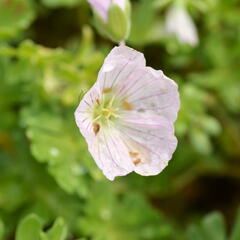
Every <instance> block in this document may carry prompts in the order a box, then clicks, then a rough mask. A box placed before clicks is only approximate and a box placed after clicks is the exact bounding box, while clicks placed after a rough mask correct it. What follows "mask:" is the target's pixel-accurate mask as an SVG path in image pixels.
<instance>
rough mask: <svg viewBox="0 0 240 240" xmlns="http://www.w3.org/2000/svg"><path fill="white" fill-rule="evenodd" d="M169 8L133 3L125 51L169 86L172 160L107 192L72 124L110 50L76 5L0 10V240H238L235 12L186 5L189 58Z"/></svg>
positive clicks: (220, 2)
mask: <svg viewBox="0 0 240 240" xmlns="http://www.w3.org/2000/svg"><path fill="white" fill-rule="evenodd" d="M173 2H174V1H172V0H139V1H137V0H136V1H131V3H132V31H131V35H130V38H129V40H128V41H127V44H128V45H129V46H131V47H133V48H135V49H137V50H139V51H142V52H143V53H144V54H145V57H146V60H147V64H148V65H150V66H152V67H154V68H157V69H161V70H163V71H164V72H165V74H166V75H168V76H170V77H171V78H173V79H174V80H175V81H176V82H177V83H178V84H179V88H180V94H181V111H180V113H179V118H178V120H177V122H176V124H175V126H176V134H177V137H178V140H179V144H178V148H177V151H176V153H175V154H174V157H173V159H172V160H171V161H170V164H169V166H168V167H167V168H166V169H165V170H164V171H163V172H162V173H161V174H160V175H158V176H154V177H142V176H139V175H137V174H135V173H132V174H130V175H128V176H126V177H121V178H117V179H116V180H115V181H114V182H110V181H108V180H106V179H105V177H104V176H103V175H102V173H101V171H100V170H99V169H98V168H97V167H96V165H95V163H94V161H93V159H92V158H91V156H90V155H89V153H88V151H87V146H86V144H85V141H84V139H83V137H82V136H81V134H80V133H79V130H78V128H77V127H76V124H75V122H74V115H73V113H74V110H75V109H76V107H77V105H78V104H79V101H80V100H81V98H82V96H83V95H84V94H85V92H86V91H87V90H88V89H89V88H90V87H91V85H92V84H93V83H94V81H95V80H96V78H97V73H98V70H99V68H100V67H101V65H102V63H103V60H104V58H105V56H106V55H107V54H108V52H109V51H110V50H111V48H112V47H113V46H114V44H113V43H112V42H111V41H109V40H107V39H105V38H103V37H101V36H100V35H99V34H98V33H97V32H96V30H95V28H94V26H93V22H92V12H91V9H90V7H89V5H88V4H87V2H86V1H85V0H0V240H12V239H15V236H16V239H17V240H38V239H39V240H66V239H67V240H77V239H78V240H122V239H127V240H226V239H227V240H240V211H239V210H238V207H239V205H240V1H239V0H186V4H187V9H188V11H189V14H190V15H191V17H192V19H193V20H194V22H195V24H196V26H197V29H198V33H199V40H200V42H199V44H198V46H196V47H190V46H188V45H187V44H182V43H179V42H178V41H177V39H175V38H174V37H171V36H168V35H166V33H165V32H164V21H165V14H166V11H167V9H168V8H169V7H170V6H171V4H172V3H173Z"/></svg>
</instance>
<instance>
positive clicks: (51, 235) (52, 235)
mask: <svg viewBox="0 0 240 240" xmlns="http://www.w3.org/2000/svg"><path fill="white" fill-rule="evenodd" d="M47 236H48V239H49V240H64V239H66V237H67V226H66V224H65V222H64V220H63V219H62V218H58V219H57V220H56V221H55V223H54V225H53V227H52V228H51V229H50V230H49V231H48V233H47Z"/></svg>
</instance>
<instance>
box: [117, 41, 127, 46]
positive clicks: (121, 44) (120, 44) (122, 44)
mask: <svg viewBox="0 0 240 240" xmlns="http://www.w3.org/2000/svg"><path fill="white" fill-rule="evenodd" d="M118 45H119V46H125V45H126V43H125V41H124V40H122V41H120V42H119V43H118Z"/></svg>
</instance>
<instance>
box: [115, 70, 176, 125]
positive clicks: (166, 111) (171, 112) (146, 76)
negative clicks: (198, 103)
mask: <svg viewBox="0 0 240 240" xmlns="http://www.w3.org/2000/svg"><path fill="white" fill-rule="evenodd" d="M133 76H134V79H127V80H126V83H127V85H126V86H124V90H121V89H122V88H121V87H120V88H119V89H120V90H119V92H120V95H122V97H125V100H126V101H127V102H128V103H129V104H131V105H132V106H133V108H134V109H135V110H137V111H139V112H148V111H150V112H155V113H156V112H157V113H159V114H161V115H163V116H165V117H166V118H168V119H169V120H171V121H175V120H176V118H177V112H178V109H179V105H180V101H179V94H178V87H177V84H176V83H175V82H174V81H172V80H171V79H170V78H168V77H166V76H165V75H164V74H163V72H162V71H156V70H154V69H152V68H150V67H145V68H143V69H141V70H139V69H138V70H136V72H135V73H134V74H133Z"/></svg>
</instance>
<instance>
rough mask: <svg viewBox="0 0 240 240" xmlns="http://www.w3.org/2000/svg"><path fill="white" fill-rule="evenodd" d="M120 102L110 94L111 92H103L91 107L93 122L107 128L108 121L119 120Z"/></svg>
mask: <svg viewBox="0 0 240 240" xmlns="http://www.w3.org/2000/svg"><path fill="white" fill-rule="evenodd" d="M119 106H120V101H118V100H117V99H116V98H115V96H114V95H113V94H112V91H111V90H108V91H107V90H105V92H104V91H103V95H102V98H101V99H97V100H96V103H95V104H94V106H93V122H94V123H97V124H100V125H101V126H104V125H105V126H108V125H109V123H110V121H114V120H116V119H117V118H119V115H118V111H119Z"/></svg>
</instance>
